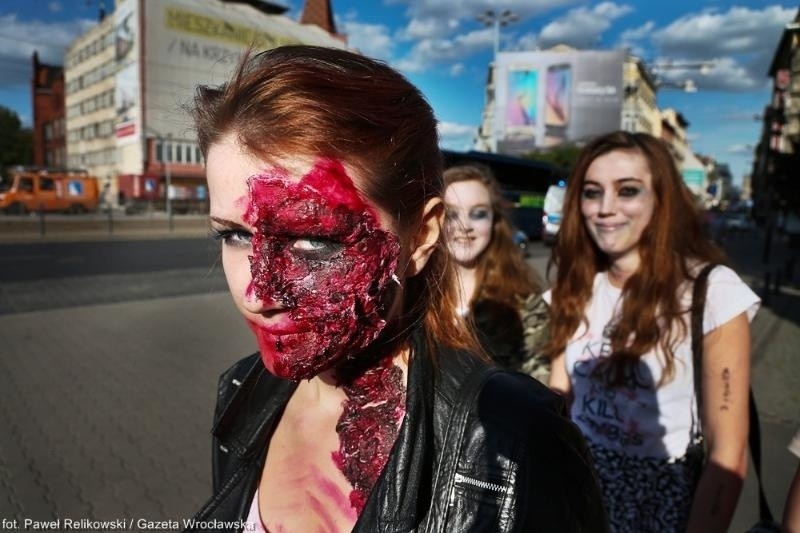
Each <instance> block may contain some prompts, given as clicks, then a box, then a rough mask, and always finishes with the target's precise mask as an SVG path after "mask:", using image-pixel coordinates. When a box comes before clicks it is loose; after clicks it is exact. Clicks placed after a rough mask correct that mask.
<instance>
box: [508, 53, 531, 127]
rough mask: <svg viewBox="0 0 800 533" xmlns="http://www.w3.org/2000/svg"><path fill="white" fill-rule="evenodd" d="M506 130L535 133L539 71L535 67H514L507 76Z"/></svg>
mask: <svg viewBox="0 0 800 533" xmlns="http://www.w3.org/2000/svg"><path fill="white" fill-rule="evenodd" d="M507 82H508V83H507V87H508V98H507V100H506V112H505V117H506V131H507V132H509V133H520V132H529V133H533V131H534V126H536V105H537V91H538V86H539V72H538V71H537V70H535V69H529V68H524V69H512V70H509V71H508V78H507Z"/></svg>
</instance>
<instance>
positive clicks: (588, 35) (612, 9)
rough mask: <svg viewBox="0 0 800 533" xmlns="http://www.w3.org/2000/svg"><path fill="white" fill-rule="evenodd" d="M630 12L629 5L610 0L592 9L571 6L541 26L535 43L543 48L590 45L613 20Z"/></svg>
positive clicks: (589, 46)
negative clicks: (537, 42) (561, 15)
mask: <svg viewBox="0 0 800 533" xmlns="http://www.w3.org/2000/svg"><path fill="white" fill-rule="evenodd" d="M631 11H633V8H632V7H631V6H628V5H619V4H615V3H613V2H602V3H600V4H597V5H596V6H594V7H592V8H587V7H579V8H576V9H572V10H570V11H569V12H568V13H567V14H566V15H564V16H563V17H560V18H558V19H556V20H554V21H552V22H551V23H549V24H548V25H546V26H545V27H544V28H542V31H541V33H540V34H539V43H540V45H541V46H542V47H544V48H547V47H550V46H554V45H556V44H562V43H563V44H568V45H570V46H574V47H575V48H591V47H593V46H595V45H596V44H597V42H598V41H599V40H600V37H601V36H602V34H603V32H604V31H606V30H607V29H608V28H609V27H611V23H612V22H614V20H616V19H618V18H620V17H622V16H624V15H626V14H628V13H630V12H631Z"/></svg>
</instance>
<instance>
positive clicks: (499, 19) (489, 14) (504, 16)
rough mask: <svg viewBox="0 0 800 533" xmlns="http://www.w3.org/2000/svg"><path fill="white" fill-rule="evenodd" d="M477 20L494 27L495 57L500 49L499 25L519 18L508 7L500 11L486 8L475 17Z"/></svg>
mask: <svg viewBox="0 0 800 533" xmlns="http://www.w3.org/2000/svg"><path fill="white" fill-rule="evenodd" d="M475 18H476V19H477V20H478V22H482V23H483V24H484V25H485V26H493V27H494V58H495V60H496V59H497V53H498V52H499V51H500V27H505V26H508V25H509V24H511V23H512V22H516V21H518V20H519V15H517V14H516V13H513V12H512V11H511V10H510V9H504V10H503V11H501V12H500V13H497V12H495V11H494V10H493V9H487V10H486V11H485V12H483V13H481V14H480V15H478V16H477V17H475Z"/></svg>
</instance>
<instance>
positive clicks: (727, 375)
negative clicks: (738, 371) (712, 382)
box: [719, 367, 731, 411]
mask: <svg viewBox="0 0 800 533" xmlns="http://www.w3.org/2000/svg"><path fill="white" fill-rule="evenodd" d="M722 385H723V389H722V406H721V407H720V408H719V410H720V411H727V410H728V409H730V403H731V371H730V370H729V369H728V368H727V367H726V368H724V369H723V370H722Z"/></svg>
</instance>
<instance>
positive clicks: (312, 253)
mask: <svg viewBox="0 0 800 533" xmlns="http://www.w3.org/2000/svg"><path fill="white" fill-rule="evenodd" d="M211 238H212V239H214V240H216V241H221V242H222V243H223V245H225V246H230V247H232V248H250V247H251V246H252V244H253V234H252V233H251V232H249V231H246V230H242V229H216V228H212V229H211ZM285 240H286V243H287V244H286V249H287V250H288V251H289V252H290V253H292V254H294V255H295V256H297V257H300V258H302V259H305V260H309V261H322V260H326V259H331V258H332V257H334V256H336V255H338V254H339V252H341V251H342V249H344V244H343V243H341V242H339V241H336V240H333V239H326V238H322V237H311V236H298V237H289V238H285Z"/></svg>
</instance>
